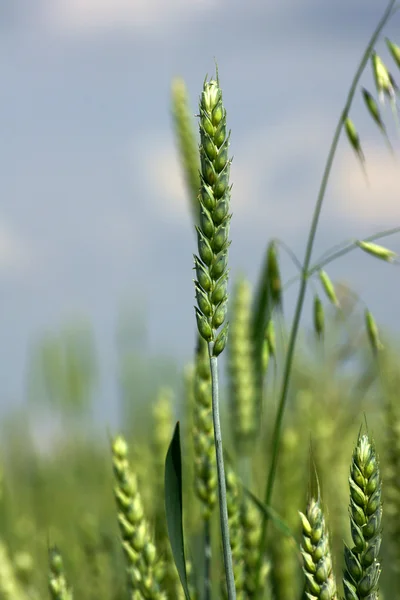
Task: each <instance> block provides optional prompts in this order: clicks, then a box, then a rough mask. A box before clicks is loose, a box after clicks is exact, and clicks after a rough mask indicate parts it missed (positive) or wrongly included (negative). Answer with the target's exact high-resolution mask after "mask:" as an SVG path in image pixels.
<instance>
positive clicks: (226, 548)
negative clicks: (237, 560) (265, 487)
mask: <svg viewBox="0 0 400 600" xmlns="http://www.w3.org/2000/svg"><path fill="white" fill-rule="evenodd" d="M208 352H209V356H210V370H211V382H212V385H211V389H212V407H213V411H212V412H213V421H214V441H215V453H216V458H217V472H218V498H219V513H220V523H221V536H222V549H223V555H224V565H225V576H226V587H227V591H228V600H236V589H235V579H234V575H233V562H232V552H231V545H230V540H229V524H228V507H227V498H226V481H225V466H224V453H223V446H222V433H221V421H220V416H219V387H218V359H217V357H216V356H213V343H212V342H210V343H209V344H208Z"/></svg>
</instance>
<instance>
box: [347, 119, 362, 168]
mask: <svg viewBox="0 0 400 600" xmlns="http://www.w3.org/2000/svg"><path fill="white" fill-rule="evenodd" d="M344 127H345V129H346V134H347V138H348V140H349V142H350V144H351V146H352V148H353V150H354V151H355V152H356V154H357V156H358V158H359V159H360V161H361V162H362V163H363V162H365V157H364V153H363V151H362V148H361V144H360V136H359V135H358V133H357V130H356V127H355V125H354V123H353V121H352V120H351V119H350V117H347V118H346V120H345V122H344Z"/></svg>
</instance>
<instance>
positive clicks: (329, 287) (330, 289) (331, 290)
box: [319, 270, 339, 306]
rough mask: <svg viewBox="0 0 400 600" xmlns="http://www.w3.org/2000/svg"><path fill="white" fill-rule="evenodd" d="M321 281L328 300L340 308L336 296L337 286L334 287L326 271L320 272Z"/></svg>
mask: <svg viewBox="0 0 400 600" xmlns="http://www.w3.org/2000/svg"><path fill="white" fill-rule="evenodd" d="M319 279H320V281H321V284H322V287H323V288H324V292H325V294H326V296H327V298H328V299H329V300H330V301H331V302H332V304H333V305H334V306H339V300H338V298H337V296H336V292H335V286H334V285H333V283H332V281H331V279H330V277H329V275H328V273H327V272H326V271H323V270H321V271H319Z"/></svg>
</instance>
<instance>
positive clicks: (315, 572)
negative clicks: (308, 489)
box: [300, 498, 337, 600]
mask: <svg viewBox="0 0 400 600" xmlns="http://www.w3.org/2000/svg"><path fill="white" fill-rule="evenodd" d="M300 518H301V522H302V526H303V544H302V549H301V553H302V555H303V563H304V566H303V570H304V574H305V576H306V597H307V598H308V600H337V594H336V581H335V577H334V574H333V569H332V557H331V551H330V547H329V535H328V532H327V530H326V525H325V518H324V514H323V512H322V508H321V502H320V500H319V499H318V500H315V499H314V498H311V500H310V501H309V503H308V506H307V511H306V514H303V513H300Z"/></svg>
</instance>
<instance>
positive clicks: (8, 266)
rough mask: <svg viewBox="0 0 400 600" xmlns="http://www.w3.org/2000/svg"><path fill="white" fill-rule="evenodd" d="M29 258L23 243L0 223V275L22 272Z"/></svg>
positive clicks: (6, 226)
mask: <svg viewBox="0 0 400 600" xmlns="http://www.w3.org/2000/svg"><path fill="white" fill-rule="evenodd" d="M31 258H32V256H31V254H30V253H29V251H28V248H27V246H26V244H25V243H24V241H23V240H21V239H20V238H19V236H18V235H17V234H16V233H15V232H14V231H13V230H12V229H11V228H10V227H9V226H8V225H7V224H5V223H4V221H0V273H10V272H11V273H15V272H20V271H24V270H25V269H26V268H27V267H28V266H29V264H30V262H31Z"/></svg>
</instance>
